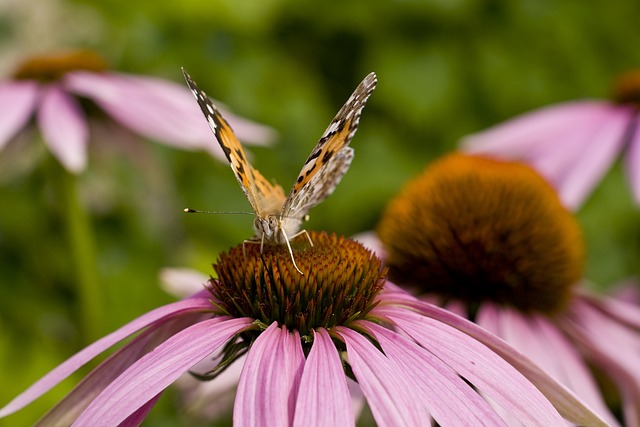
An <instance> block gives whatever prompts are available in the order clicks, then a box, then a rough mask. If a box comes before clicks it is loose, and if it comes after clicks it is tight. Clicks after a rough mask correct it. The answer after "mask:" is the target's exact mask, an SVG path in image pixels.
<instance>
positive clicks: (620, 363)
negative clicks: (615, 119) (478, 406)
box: [378, 153, 640, 425]
mask: <svg viewBox="0 0 640 427" xmlns="http://www.w3.org/2000/svg"><path fill="white" fill-rule="evenodd" d="M378 233H379V236H380V240H381V241H382V243H383V245H384V248H385V250H386V257H385V258H386V264H387V265H388V266H389V269H390V275H391V277H392V278H393V279H394V280H396V281H397V282H398V283H400V284H402V285H403V286H405V287H407V288H409V289H412V290H413V291H414V292H415V293H418V294H425V295H427V296H428V298H429V300H430V301H433V302H436V303H438V304H439V305H442V306H443V307H446V308H448V309H450V310H452V311H454V312H456V313H459V314H461V315H463V316H465V317H468V318H470V319H473V320H474V321H475V322H476V323H478V324H479V325H481V326H483V327H484V328H486V329H487V330H489V331H491V332H493V333H494V334H496V335H497V336H499V337H501V338H503V339H504V340H505V341H507V342H508V343H510V344H512V345H513V346H514V347H515V348H517V349H518V350H520V351H521V352H522V353H523V354H526V355H527V356H529V357H530V358H531V359H532V360H533V361H535V362H536V363H538V364H539V365H540V367H542V368H543V369H544V370H545V371H546V372H548V373H549V374H550V375H552V376H553V377H554V378H556V379H557V380H558V381H560V382H562V383H563V384H565V385H566V386H567V387H569V388H570V389H571V390H573V391H574V392H575V393H576V394H577V395H579V396H580V397H581V398H583V399H584V400H585V401H586V402H588V404H589V405H590V406H591V407H592V408H594V409H595V410H596V411H597V412H598V413H599V414H600V415H601V416H603V417H604V418H605V419H606V420H607V421H608V422H609V423H610V424H616V423H617V422H616V420H615V417H614V416H613V414H612V412H611V411H610V410H609V409H608V408H607V406H606V404H605V400H604V398H609V397H610V396H608V395H607V394H606V389H604V391H603V390H602V389H599V387H598V385H597V384H596V380H595V377H594V375H593V374H592V372H591V371H590V368H589V367H590V366H591V365H593V366H595V369H597V370H598V371H600V372H601V373H602V374H603V375H604V376H606V377H608V378H609V379H611V380H613V381H615V383H616V393H619V394H620V395H621V398H622V403H621V408H616V409H619V410H621V411H622V412H623V413H624V421H625V424H626V425H636V424H638V423H639V422H640V420H639V419H638V418H637V414H638V406H637V402H638V401H639V400H638V398H639V397H640V394H639V393H638V391H639V390H640V388H639V386H640V375H639V374H640V371H638V368H637V367H636V366H635V365H636V364H634V363H632V362H631V359H635V358H637V357H636V355H635V354H634V352H635V350H634V349H637V348H639V346H640V327H639V326H640V324H639V323H638V320H640V309H638V307H636V306H633V305H630V304H627V305H625V304H624V303H623V302H617V301H615V300H613V299H605V298H598V297H588V296H586V295H585V294H584V291H580V290H579V289H576V287H577V285H578V284H579V283H580V281H581V275H582V271H583V257H584V247H583V245H584V243H583V241H582V238H581V231H580V227H579V225H578V223H577V221H576V220H575V219H574V218H573V216H572V215H571V214H570V213H569V212H568V211H567V210H566V209H565V208H564V207H563V206H562V205H561V203H560V201H559V199H558V197H557V195H556V194H555V192H554V190H553V189H552V188H551V187H550V186H549V184H547V183H546V181H545V180H544V179H543V178H542V177H541V176H539V175H538V174H537V173H536V172H535V171H534V170H533V169H531V168H530V167H528V166H525V165H524V164H520V163H516V162H507V161H498V160H492V159H490V158H486V157H482V156H469V155H463V154H457V153H456V154H451V155H449V156H447V157H444V158H442V159H441V160H439V161H437V162H435V163H433V164H432V165H429V166H428V167H427V169H426V170H425V171H424V172H423V173H422V174H421V175H420V176H418V177H417V178H415V179H414V180H413V181H411V182H409V183H408V184H407V185H406V187H405V188H404V189H403V190H402V191H401V193H400V194H399V195H398V197H397V198H396V199H394V200H393V201H392V202H391V203H390V205H389V207H388V209H387V211H386V212H385V215H384V216H383V218H382V219H381V222H380V225H379V227H378ZM612 304H615V305H618V306H619V309H620V311H621V312H623V313H626V315H625V317H624V318H622V317H621V316H617V315H616V314H615V310H613V309H612V308H611V305H612ZM603 331H609V332H604V333H603ZM550 348H553V349H554V351H553V352H549V349H550ZM614 348H615V350H612V349H614ZM603 396H604V397H603ZM611 402H613V400H611Z"/></svg>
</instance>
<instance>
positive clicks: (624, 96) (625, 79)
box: [613, 70, 640, 107]
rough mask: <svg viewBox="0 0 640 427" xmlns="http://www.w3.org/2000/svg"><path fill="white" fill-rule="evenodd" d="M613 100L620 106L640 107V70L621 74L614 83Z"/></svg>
mask: <svg viewBox="0 0 640 427" xmlns="http://www.w3.org/2000/svg"><path fill="white" fill-rule="evenodd" d="M613 99H614V100H615V101H616V102H618V103H620V104H632V105H635V106H636V107H640V70H633V71H629V72H627V73H624V74H622V75H621V76H620V77H618V79H617V80H616V81H615V82H614V85H613Z"/></svg>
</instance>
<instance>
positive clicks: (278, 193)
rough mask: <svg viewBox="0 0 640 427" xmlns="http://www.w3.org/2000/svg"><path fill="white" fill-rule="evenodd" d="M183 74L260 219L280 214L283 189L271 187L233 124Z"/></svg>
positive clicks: (277, 186) (189, 77)
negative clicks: (239, 139)
mask: <svg viewBox="0 0 640 427" xmlns="http://www.w3.org/2000/svg"><path fill="white" fill-rule="evenodd" d="M182 72H183V74H184V78H185V80H186V81H187V85H188V86H189V89H191V92H192V93H193V95H194V96H195V98H196V101H198V105H199V106H200V109H201V110H202V113H203V114H204V116H205V117H206V119H207V122H208V123H209V127H210V128H211V130H212V131H213V133H214V135H215V137H216V139H217V140H218V143H219V144H220V147H221V148H222V151H223V152H224V154H225V156H226V158H227V160H228V161H229V165H230V166H231V169H232V170H233V173H234V174H235V176H236V179H237V180H238V183H239V184H240V187H242V190H243V191H244V194H245V195H246V196H247V199H248V200H249V203H250V204H251V207H252V208H253V210H254V211H255V212H256V214H257V215H258V216H260V217H265V216H266V215H269V214H274V213H278V212H279V211H280V210H281V208H282V205H283V203H284V201H285V195H284V191H283V190H282V187H280V186H279V185H273V184H271V183H270V182H269V181H268V180H267V179H266V178H265V177H264V176H262V174H261V173H260V172H258V170H256V169H254V168H253V167H252V166H251V164H250V163H249V161H248V160H247V155H246V153H245V152H244V150H243V148H242V145H241V144H240V141H238V138H236V136H235V134H234V133H233V130H232V129H231V126H229V123H227V121H226V120H225V119H224V118H223V117H222V115H221V114H220V112H219V111H218V109H217V108H216V107H215V105H213V103H212V102H211V100H210V99H209V97H208V96H207V94H206V93H205V92H204V91H203V90H202V89H200V88H199V87H198V85H197V84H196V82H194V81H193V79H192V78H191V76H189V74H188V73H187V72H186V71H185V70H184V69H183V70H182Z"/></svg>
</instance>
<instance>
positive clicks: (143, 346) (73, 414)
mask: <svg viewBox="0 0 640 427" xmlns="http://www.w3.org/2000/svg"><path fill="white" fill-rule="evenodd" d="M209 318H211V313H197V312H196V313H188V314H181V315H180V316H176V317H174V318H172V319H166V320H164V321H162V322H161V323H159V324H154V325H151V326H150V327H148V328H147V329H145V330H144V331H142V332H141V333H140V334H139V335H137V336H136V337H135V338H134V339H133V340H131V341H130V342H128V343H127V344H126V345H125V346H123V347H122V348H120V349H118V350H117V351H116V352H115V353H113V354H112V355H111V356H109V358H107V360H105V361H104V362H102V363H101V364H100V365H99V366H97V367H96V368H95V369H94V370H93V371H91V372H90V373H89V374H88V375H87V376H85V377H84V378H83V379H82V381H81V382H80V383H79V384H78V385H77V386H75V387H74V389H73V390H71V392H69V393H68V394H67V395H66V396H65V397H64V398H63V399H62V400H61V401H60V402H58V403H57V404H56V406H54V407H53V408H52V409H51V410H50V411H49V412H47V413H46V415H45V416H44V417H42V418H41V419H39V420H38V424H37V425H38V426H42V427H45V426H52V425H66V426H68V425H71V424H72V423H73V421H74V420H75V419H76V418H78V416H79V415H80V414H81V413H82V411H84V410H85V408H86V407H87V406H88V405H89V404H90V403H91V402H92V401H93V399H95V398H96V396H98V395H99V394H100V393H101V392H102V391H103V390H104V389H105V388H106V387H107V386H108V385H109V384H111V382H112V381H113V380H115V379H116V378H117V377H118V376H119V375H120V374H121V373H123V372H124V371H125V370H126V369H127V368H129V366H131V365H132V364H133V363H134V362H135V361H136V360H138V359H140V358H141V357H142V356H144V355H145V354H147V353H149V352H150V351H152V350H153V349H154V348H155V347H156V346H158V345H159V344H160V343H162V342H164V341H166V340H167V339H168V338H169V337H171V336H173V335H174V334H176V333H177V332H179V331H181V330H183V329H185V328H186V327H188V326H191V325H193V324H195V323H198V322H200V321H202V320H206V319H209ZM150 409H151V408H149V410H150Z"/></svg>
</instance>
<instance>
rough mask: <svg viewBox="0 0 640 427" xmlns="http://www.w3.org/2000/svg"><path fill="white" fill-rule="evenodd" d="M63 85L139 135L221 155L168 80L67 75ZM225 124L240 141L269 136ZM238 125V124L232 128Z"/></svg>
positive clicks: (196, 112) (181, 90)
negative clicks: (95, 104)
mask: <svg viewBox="0 0 640 427" xmlns="http://www.w3.org/2000/svg"><path fill="white" fill-rule="evenodd" d="M65 83H66V85H67V87H68V88H69V89H70V90H72V91H74V92H75V93H77V94H79V95H82V96H86V97H88V98H91V99H92V100H93V101H94V102H96V103H97V104H98V105H99V106H100V107H101V108H103V109H104V110H105V111H106V112H107V113H108V114H109V115H110V116H112V117H113V118H114V119H116V120H117V121H119V122H120V123H122V124H123V125H125V126H126V127H128V128H130V129H132V130H133V131H135V132H138V133H140V134H141V135H144V136H147V137H149V138H153V139H156V140H158V141H163V142H164V143H166V144H168V145H173V146H176V147H178V148H182V149H195V148H205V149H208V150H209V151H212V152H215V153H216V156H217V157H220V158H222V157H223V153H222V150H221V149H220V148H219V144H217V143H216V142H215V138H214V136H213V134H212V133H211V131H210V130H209V127H208V125H207V121H206V120H205V119H204V117H203V116H202V112H201V111H200V109H199V107H198V104H197V103H196V102H195V101H194V99H193V95H192V94H191V92H190V91H189V90H188V88H187V87H186V86H185V85H178V84H176V83H173V82H170V81H164V80H159V79H152V78H150V77H137V76H132V75H126V74H116V73H102V74H97V73H88V72H74V73H69V74H68V75H67V79H66V82H65ZM228 119H229V122H230V124H231V126H232V127H233V128H234V132H235V133H236V135H237V136H238V138H239V139H241V140H242V139H245V138H247V137H249V139H250V140H251V139H255V140H258V141H260V142H265V141H266V140H267V139H268V138H270V137H271V136H272V135H270V134H269V130H268V128H266V127H261V126H260V125H258V124H253V123H252V124H251V126H246V124H247V122H244V121H238V122H237V123H234V121H235V117H233V116H232V117H229V118H228ZM236 124H237V126H235V125H236Z"/></svg>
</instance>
